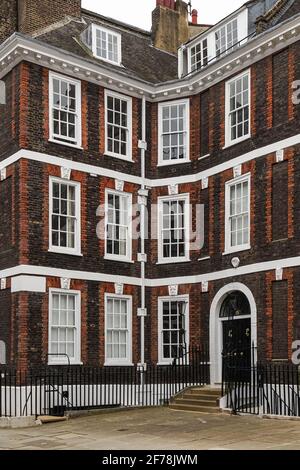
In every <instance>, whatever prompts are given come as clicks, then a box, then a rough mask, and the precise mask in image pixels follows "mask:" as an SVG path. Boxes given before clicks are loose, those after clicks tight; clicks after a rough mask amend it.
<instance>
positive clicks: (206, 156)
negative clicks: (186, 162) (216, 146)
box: [198, 153, 210, 160]
mask: <svg viewBox="0 0 300 470" xmlns="http://www.w3.org/2000/svg"><path fill="white" fill-rule="evenodd" d="M208 157H210V153H207V154H206V155H203V156H202V157H199V158H198V160H204V159H205V158H208Z"/></svg>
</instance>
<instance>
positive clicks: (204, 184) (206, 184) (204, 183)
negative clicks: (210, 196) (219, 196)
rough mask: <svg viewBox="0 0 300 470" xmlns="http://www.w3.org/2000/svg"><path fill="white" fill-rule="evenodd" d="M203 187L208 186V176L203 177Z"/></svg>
mask: <svg viewBox="0 0 300 470" xmlns="http://www.w3.org/2000/svg"><path fill="white" fill-rule="evenodd" d="M201 188H202V189H207V188H208V178H207V177H206V178H202V180H201Z"/></svg>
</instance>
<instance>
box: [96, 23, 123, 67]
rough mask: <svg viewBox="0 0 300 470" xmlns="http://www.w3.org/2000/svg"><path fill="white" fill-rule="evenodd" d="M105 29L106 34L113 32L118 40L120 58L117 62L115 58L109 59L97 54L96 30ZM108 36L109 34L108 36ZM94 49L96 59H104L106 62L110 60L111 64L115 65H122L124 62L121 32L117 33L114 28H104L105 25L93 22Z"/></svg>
mask: <svg viewBox="0 0 300 470" xmlns="http://www.w3.org/2000/svg"><path fill="white" fill-rule="evenodd" d="M97 30H99V31H104V32H105V33H106V34H111V35H112V36H115V37H116V38H117V41H118V60H117V62H115V61H114V60H110V59H107V58H105V57H102V56H99V55H97V41H96V31H97ZM106 37H107V36H106ZM92 51H93V54H94V56H95V57H96V59H100V60H104V61H105V62H108V63H109V64H113V65H121V63H122V36H121V34H120V33H117V32H115V31H113V30H112V29H108V28H104V27H103V26H100V25H98V24H92Z"/></svg>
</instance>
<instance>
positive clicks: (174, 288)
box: [168, 285, 178, 296]
mask: <svg viewBox="0 0 300 470" xmlns="http://www.w3.org/2000/svg"><path fill="white" fill-rule="evenodd" d="M168 289H169V295H171V296H174V295H178V285H173V286H168Z"/></svg>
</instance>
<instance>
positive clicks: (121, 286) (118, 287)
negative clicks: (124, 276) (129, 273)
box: [115, 282, 124, 295]
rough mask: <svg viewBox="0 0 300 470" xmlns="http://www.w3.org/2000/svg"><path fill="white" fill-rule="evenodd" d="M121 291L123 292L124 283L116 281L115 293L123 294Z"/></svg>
mask: <svg viewBox="0 0 300 470" xmlns="http://www.w3.org/2000/svg"><path fill="white" fill-rule="evenodd" d="M123 292H124V284H121V283H118V282H116V283H115V294H118V295H123Z"/></svg>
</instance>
